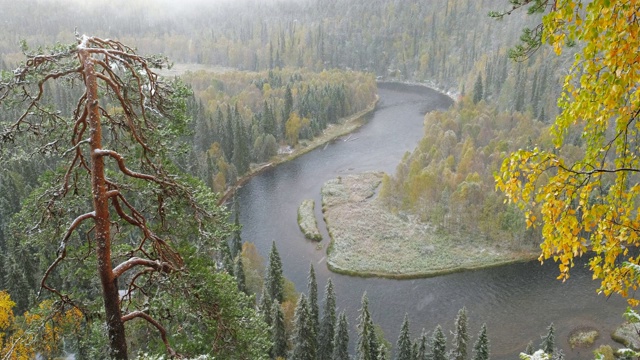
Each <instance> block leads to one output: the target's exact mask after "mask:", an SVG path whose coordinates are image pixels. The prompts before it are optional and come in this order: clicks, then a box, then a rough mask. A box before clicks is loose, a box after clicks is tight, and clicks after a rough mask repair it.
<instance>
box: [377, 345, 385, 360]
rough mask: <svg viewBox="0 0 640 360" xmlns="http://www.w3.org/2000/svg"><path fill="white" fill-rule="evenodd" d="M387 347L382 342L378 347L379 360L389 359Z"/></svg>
mask: <svg viewBox="0 0 640 360" xmlns="http://www.w3.org/2000/svg"><path fill="white" fill-rule="evenodd" d="M386 350H387V349H386V348H385V347H384V344H380V346H379V347H378V357H377V358H376V359H377V360H387V352H386Z"/></svg>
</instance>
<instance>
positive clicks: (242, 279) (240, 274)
mask: <svg viewBox="0 0 640 360" xmlns="http://www.w3.org/2000/svg"><path fill="white" fill-rule="evenodd" d="M233 276H235V277H236V281H237V282H238V290H240V291H242V292H243V293H245V294H247V295H249V291H248V290H247V277H246V276H245V274H244V265H243V264H242V256H237V257H236V260H235V262H234V264H233Z"/></svg>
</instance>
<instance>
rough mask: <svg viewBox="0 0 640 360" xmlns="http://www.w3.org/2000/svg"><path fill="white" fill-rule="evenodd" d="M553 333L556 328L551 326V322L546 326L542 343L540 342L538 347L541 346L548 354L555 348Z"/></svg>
mask: <svg viewBox="0 0 640 360" xmlns="http://www.w3.org/2000/svg"><path fill="white" fill-rule="evenodd" d="M555 333H556V330H555V328H554V326H553V323H551V324H550V325H549V327H548V328H547V335H545V336H544V337H542V344H540V348H542V350H543V351H544V352H545V353H547V354H549V355H552V354H553V352H554V351H555V349H556V335H555Z"/></svg>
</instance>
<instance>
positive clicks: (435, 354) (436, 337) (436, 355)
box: [431, 325, 447, 360]
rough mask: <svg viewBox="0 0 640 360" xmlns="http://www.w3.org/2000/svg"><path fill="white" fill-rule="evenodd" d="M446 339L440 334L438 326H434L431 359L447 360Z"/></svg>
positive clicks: (440, 330) (440, 329)
mask: <svg viewBox="0 0 640 360" xmlns="http://www.w3.org/2000/svg"><path fill="white" fill-rule="evenodd" d="M446 348H447V338H446V337H445V336H444V333H443V332H442V328H441V327H440V325H438V326H436V329H435V330H434V331H433V336H432V337H431V359H432V360H447V349H446Z"/></svg>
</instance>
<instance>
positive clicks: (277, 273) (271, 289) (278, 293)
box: [264, 241, 284, 303]
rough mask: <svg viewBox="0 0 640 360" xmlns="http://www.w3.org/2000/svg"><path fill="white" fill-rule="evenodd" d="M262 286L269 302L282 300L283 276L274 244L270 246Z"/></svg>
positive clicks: (280, 261)
mask: <svg viewBox="0 0 640 360" xmlns="http://www.w3.org/2000/svg"><path fill="white" fill-rule="evenodd" d="M264 286H265V288H266V291H267V294H268V295H269V298H270V299H271V300H278V302H279V303H282V301H283V300H284V275H283V274H282V260H281V259H280V254H279V253H278V248H276V242H275V241H274V242H273V243H272V244H271V252H270V253H269V267H268V268H267V274H266V276H265V281H264Z"/></svg>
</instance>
